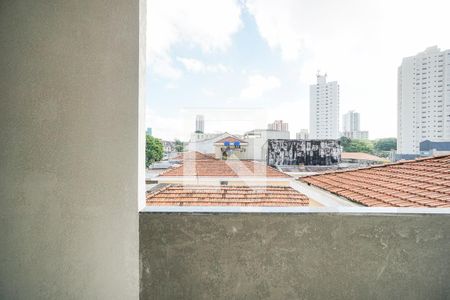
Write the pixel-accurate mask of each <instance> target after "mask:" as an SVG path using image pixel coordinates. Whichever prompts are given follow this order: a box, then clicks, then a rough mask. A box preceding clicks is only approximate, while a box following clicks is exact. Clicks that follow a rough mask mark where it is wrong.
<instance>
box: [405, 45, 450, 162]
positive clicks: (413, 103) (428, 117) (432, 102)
mask: <svg viewBox="0 0 450 300" xmlns="http://www.w3.org/2000/svg"><path fill="white" fill-rule="evenodd" d="M397 94H398V95H397V96H398V119H397V122H398V124H397V153H400V154H419V152H420V148H419V144H420V142H421V141H424V140H431V141H443V140H450V50H445V51H440V49H439V48H438V47H437V46H434V47H430V48H427V49H426V50H425V51H424V52H421V53H419V54H417V55H416V56H411V57H405V58H403V61H402V64H401V66H400V67H399V68H398V93H397Z"/></svg>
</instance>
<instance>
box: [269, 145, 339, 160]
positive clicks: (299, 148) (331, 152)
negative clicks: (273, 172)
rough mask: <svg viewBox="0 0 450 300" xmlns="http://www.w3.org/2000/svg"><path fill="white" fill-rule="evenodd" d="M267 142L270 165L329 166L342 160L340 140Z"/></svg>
mask: <svg viewBox="0 0 450 300" xmlns="http://www.w3.org/2000/svg"><path fill="white" fill-rule="evenodd" d="M267 143H268V145H267V164H268V165H270V166H287V165H301V164H303V165H306V166H329V165H335V164H338V163H339V162H340V160H341V145H340V142H339V141H338V140H287V139H283V140H281V139H276V140H268V141H267Z"/></svg>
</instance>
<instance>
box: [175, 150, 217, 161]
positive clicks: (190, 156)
mask: <svg viewBox="0 0 450 300" xmlns="http://www.w3.org/2000/svg"><path fill="white" fill-rule="evenodd" d="M210 159H215V158H214V156H213V155H212V154H205V153H201V152H198V151H189V152H183V153H180V154H178V155H177V156H176V157H174V158H173V160H181V161H185V160H210Z"/></svg>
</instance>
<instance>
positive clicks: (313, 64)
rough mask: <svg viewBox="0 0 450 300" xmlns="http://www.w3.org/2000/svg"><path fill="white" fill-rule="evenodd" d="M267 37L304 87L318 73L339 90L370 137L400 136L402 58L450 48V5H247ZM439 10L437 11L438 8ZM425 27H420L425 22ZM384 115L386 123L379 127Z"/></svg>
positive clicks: (293, 1)
mask: <svg viewBox="0 0 450 300" xmlns="http://www.w3.org/2000/svg"><path fill="white" fill-rule="evenodd" d="M245 4H246V7H247V8H248V11H249V12H250V13H251V14H252V15H253V16H254V18H255V21H256V23H257V26H258V30H259V33H260V35H261V37H262V38H263V39H264V40H265V41H266V42H267V44H268V45H269V46H270V47H271V48H272V49H273V51H279V52H280V54H281V56H282V58H283V59H284V60H285V61H287V62H289V64H290V68H292V67H294V68H298V70H299V71H298V72H299V78H300V83H301V84H302V85H307V84H312V83H315V74H316V72H317V70H321V71H322V72H326V73H328V75H329V76H328V78H329V79H330V80H337V81H338V82H339V84H340V96H341V113H344V112H345V111H347V110H348V109H350V108H355V109H356V110H358V111H359V112H361V115H362V119H361V122H362V124H361V126H362V127H363V129H367V130H369V133H370V136H371V137H382V136H395V134H396V127H397V124H396V119H397V117H396V101H397V98H396V95H397V94H396V89H397V67H398V66H399V65H400V63H401V60H402V58H403V57H406V56H411V55H415V54H417V53H418V52H420V51H423V50H425V48H427V47H429V46H433V45H438V46H439V47H440V48H441V49H448V48H449V47H450V35H449V34H448V29H447V28H448V24H447V23H448V11H449V10H450V2H449V1H448V0H430V1H427V2H426V5H425V4H424V2H423V1H421V0H408V1H407V0H398V1H392V0H378V1H361V0H342V1H331V0H316V1H307V0H280V1H270V0H247V1H246V2H245ZM436 7H439V9H435V8H436ZM419 20H420V21H419ZM380 116H384V117H383V122H381V123H380V122H379V118H380Z"/></svg>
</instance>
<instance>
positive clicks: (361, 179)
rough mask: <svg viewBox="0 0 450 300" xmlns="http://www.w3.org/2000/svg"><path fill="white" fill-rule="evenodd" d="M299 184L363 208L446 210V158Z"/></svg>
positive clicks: (449, 178)
mask: <svg viewBox="0 0 450 300" xmlns="http://www.w3.org/2000/svg"><path fill="white" fill-rule="evenodd" d="M300 180H301V181H304V182H306V183H308V184H312V185H315V186H317V187H320V188H322V189H324V190H327V191H329V192H331V193H333V194H336V195H339V196H342V197H345V198H347V199H349V200H351V201H354V202H357V203H360V204H362V205H366V206H395V207H450V155H445V156H439V157H431V158H425V159H418V160H412V161H403V162H399V163H392V164H386V165H379V166H372V167H367V168H363V169H356V170H345V171H336V172H330V173H325V174H318V175H312V176H307V177H303V178H300Z"/></svg>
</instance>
